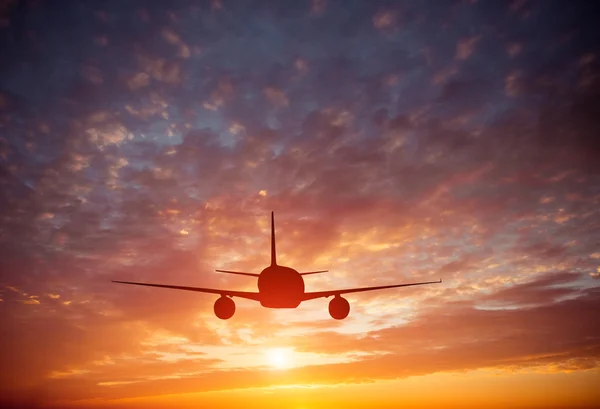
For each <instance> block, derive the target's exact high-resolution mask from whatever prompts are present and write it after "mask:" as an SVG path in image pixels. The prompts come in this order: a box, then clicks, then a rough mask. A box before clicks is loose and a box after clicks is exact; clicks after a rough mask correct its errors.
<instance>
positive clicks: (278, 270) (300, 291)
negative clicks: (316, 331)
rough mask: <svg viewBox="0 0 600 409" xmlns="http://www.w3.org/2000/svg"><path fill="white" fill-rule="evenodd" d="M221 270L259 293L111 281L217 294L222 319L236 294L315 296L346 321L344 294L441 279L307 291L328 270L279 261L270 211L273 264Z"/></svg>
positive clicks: (271, 302)
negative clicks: (250, 280)
mask: <svg viewBox="0 0 600 409" xmlns="http://www.w3.org/2000/svg"><path fill="white" fill-rule="evenodd" d="M215 271H217V272H219V273H226V274H237V275H243V276H250V277H257V278H258V283H257V284H258V292H249V291H234V290H219V289H215V288H200V287H186V286H179V285H166V284H150V283H137V282H131V281H117V280H111V281H112V282H113V283H121V284H133V285H143V286H148V287H160V288H171V289H175V290H185V291H196V292H201V293H209V294H217V295H220V297H219V298H218V299H217V301H216V302H215V305H214V312H215V315H216V316H217V317H218V318H219V319H222V320H228V319H229V318H231V317H233V314H234V313H235V302H234V301H233V299H232V298H233V297H239V298H245V299H248V300H254V301H258V302H260V304H261V305H262V306H263V307H266V308H296V307H298V306H299V305H300V303H301V302H303V301H308V300H314V299H316V298H323V297H325V298H329V297H332V296H333V299H332V300H331V301H330V302H329V315H331V317H332V318H334V319H336V320H343V319H344V318H346V317H347V316H348V314H349V313H350V303H349V302H348V301H347V300H346V299H345V298H344V297H342V294H350V293H358V292H363V291H374V290H383V289H387V288H397V287H410V286H416V285H425V284H438V283H441V282H442V280H441V279H440V280H439V281H426V282H420V283H408V284H395V285H382V286H377V287H361V288H348V289H343V290H327V291H315V292H306V291H305V289H304V279H303V276H305V275H310V274H319V273H325V272H327V271H328V270H319V271H309V272H305V273H299V272H298V271H296V270H294V269H293V268H290V267H286V266H281V265H279V264H277V255H276V251H275V216H274V213H273V212H271V264H270V265H269V266H268V267H266V268H265V269H264V270H262V272H261V273H260V274H255V273H247V272H243V271H230V270H215Z"/></svg>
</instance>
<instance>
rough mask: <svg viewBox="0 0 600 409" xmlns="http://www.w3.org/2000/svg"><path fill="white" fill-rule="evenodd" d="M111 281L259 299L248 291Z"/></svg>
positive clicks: (257, 295) (121, 282)
mask: <svg viewBox="0 0 600 409" xmlns="http://www.w3.org/2000/svg"><path fill="white" fill-rule="evenodd" d="M112 282H113V283H120V284H133V285H143V286H146V287H159V288H170V289H173V290H184V291H195V292H199V293H208V294H219V295H221V296H229V297H239V298H246V299H248V300H254V301H260V298H259V294H258V293H252V292H249V291H234V290H219V289H216V288H200V287H186V286H180V285H167V284H150V283H135V282H131V281H116V280H112Z"/></svg>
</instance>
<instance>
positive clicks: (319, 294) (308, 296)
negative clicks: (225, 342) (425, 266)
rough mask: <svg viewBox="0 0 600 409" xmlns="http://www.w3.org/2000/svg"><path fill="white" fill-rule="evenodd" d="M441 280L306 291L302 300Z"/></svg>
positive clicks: (432, 282)
mask: <svg viewBox="0 0 600 409" xmlns="http://www.w3.org/2000/svg"><path fill="white" fill-rule="evenodd" d="M441 282H442V280H439V281H426V282H422V283H408V284H394V285H382V286H378V287H361V288H348V289H345V290H330V291H316V292H310V293H305V294H304V297H303V298H302V301H308V300H314V299H315V298H322V297H331V296H335V295H341V294H349V293H360V292H363V291H375V290H385V289H387V288H399V287H411V286H415V285H425V284H439V283H441Z"/></svg>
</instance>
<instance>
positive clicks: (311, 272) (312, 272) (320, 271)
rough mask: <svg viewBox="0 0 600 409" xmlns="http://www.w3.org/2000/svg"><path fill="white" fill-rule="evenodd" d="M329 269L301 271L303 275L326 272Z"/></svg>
mask: <svg viewBox="0 0 600 409" xmlns="http://www.w3.org/2000/svg"><path fill="white" fill-rule="evenodd" d="M328 271H329V270H319V271H309V272H307V273H300V275H301V276H307V275H309V274H319V273H326V272H328Z"/></svg>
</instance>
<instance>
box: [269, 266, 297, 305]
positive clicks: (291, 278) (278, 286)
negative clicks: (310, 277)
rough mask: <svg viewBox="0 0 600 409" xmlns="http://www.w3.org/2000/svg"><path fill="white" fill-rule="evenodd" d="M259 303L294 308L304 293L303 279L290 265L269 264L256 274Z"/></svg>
mask: <svg viewBox="0 0 600 409" xmlns="http://www.w3.org/2000/svg"><path fill="white" fill-rule="evenodd" d="M258 292H259V293H260V304H261V305H262V306H263V307H267V308H296V307H297V306H298V305H300V303H301V302H302V296H303V295H304V279H303V278H302V276H301V275H300V273H298V272H297V271H296V270H294V269H293V268H290V267H285V266H278V265H276V264H275V265H271V266H269V267H267V268H265V269H264V270H263V271H262V272H261V273H260V275H259V276H258Z"/></svg>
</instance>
